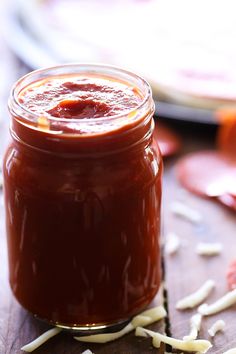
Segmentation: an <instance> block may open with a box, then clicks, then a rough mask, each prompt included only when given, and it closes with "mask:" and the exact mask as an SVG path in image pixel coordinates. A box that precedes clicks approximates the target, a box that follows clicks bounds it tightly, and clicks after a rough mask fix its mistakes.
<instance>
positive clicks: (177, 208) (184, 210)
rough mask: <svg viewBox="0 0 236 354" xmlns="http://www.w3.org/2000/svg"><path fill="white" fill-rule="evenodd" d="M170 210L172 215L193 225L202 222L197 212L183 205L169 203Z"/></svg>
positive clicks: (176, 202)
mask: <svg viewBox="0 0 236 354" xmlns="http://www.w3.org/2000/svg"><path fill="white" fill-rule="evenodd" d="M170 210H171V211H172V213H173V214H175V215H177V216H180V217H182V218H184V219H186V220H188V221H191V222H192V223H194V224H196V223H200V222H201V221H202V216H201V214H200V213H199V212H198V211H197V210H195V209H192V208H191V207H189V206H187V205H186V204H184V203H181V202H178V201H175V202H173V203H171V205H170Z"/></svg>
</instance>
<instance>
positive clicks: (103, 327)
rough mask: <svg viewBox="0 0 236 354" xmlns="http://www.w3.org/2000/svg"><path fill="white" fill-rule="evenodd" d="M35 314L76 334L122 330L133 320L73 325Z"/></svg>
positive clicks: (43, 320) (46, 321) (38, 318)
mask: <svg viewBox="0 0 236 354" xmlns="http://www.w3.org/2000/svg"><path fill="white" fill-rule="evenodd" d="M33 316H34V317H35V318H36V319H37V320H39V321H41V322H44V323H48V324H50V325H51V326H55V327H58V328H61V329H62V330H64V331H68V332H71V333H73V334H76V335H91V334H99V333H107V332H109V333H112V332H117V331H120V330H121V329H122V328H123V327H125V326H126V325H127V324H128V323H129V322H130V320H131V318H128V319H123V320H120V321H118V322H115V323H105V324H94V325H93V324H89V325H77V324H74V325H73V324H71V325H66V324H63V323H59V322H53V321H49V320H47V319H43V318H41V317H39V316H37V315H35V314H33Z"/></svg>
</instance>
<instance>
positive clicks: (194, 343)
mask: <svg viewBox="0 0 236 354" xmlns="http://www.w3.org/2000/svg"><path fill="white" fill-rule="evenodd" d="M135 335H136V336H141V337H148V336H150V337H152V344H153V346H154V347H156V348H160V345H161V342H162V343H165V344H169V345H171V346H172V347H173V348H175V349H179V350H184V351H186V352H200V353H206V352H207V351H208V349H210V348H211V347H212V344H211V343H210V342H209V341H208V340H204V339H198V340H190V341H183V340H180V339H175V338H171V337H168V336H166V335H164V334H161V333H159V332H154V331H150V330H148V329H146V328H142V327H137V328H136V331H135Z"/></svg>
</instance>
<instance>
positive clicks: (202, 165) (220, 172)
mask: <svg viewBox="0 0 236 354" xmlns="http://www.w3.org/2000/svg"><path fill="white" fill-rule="evenodd" d="M176 172H177V177H178V178H179V180H180V182H181V183H182V184H183V186H184V187H185V188H187V189H189V190H190V191H192V192H194V193H196V194H199V195H202V196H208V197H221V196H223V195H231V196H236V183H235V181H236V164H234V163H233V162H232V160H231V159H229V158H228V157H227V156H225V155H224V154H223V153H220V152H217V151H201V152H197V153H193V154H189V155H187V156H186V157H184V158H182V159H181V160H180V161H179V162H178V164H177V165H176ZM235 198H236V197H235ZM226 199H227V198H225V200H224V203H225V204H227V200H226ZM235 203H236V202H235ZM228 204H230V202H228Z"/></svg>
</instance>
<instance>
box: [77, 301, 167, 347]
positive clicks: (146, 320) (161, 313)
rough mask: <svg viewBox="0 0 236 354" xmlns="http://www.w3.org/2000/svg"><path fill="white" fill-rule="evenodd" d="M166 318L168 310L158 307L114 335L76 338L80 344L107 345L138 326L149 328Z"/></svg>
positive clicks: (106, 334) (142, 314)
mask: <svg viewBox="0 0 236 354" xmlns="http://www.w3.org/2000/svg"><path fill="white" fill-rule="evenodd" d="M165 316H166V310H165V309H164V307H163V306H157V307H154V308H152V309H149V310H146V311H144V312H142V313H140V314H139V315H137V316H135V317H134V318H133V319H132V321H131V322H129V323H128V324H127V325H126V326H125V327H124V328H122V329H121V330H120V331H118V332H114V333H99V334H92V335H89V336H81V337H74V339H76V340H78V341H80V342H87V343H107V342H111V341H113V340H116V339H118V338H120V337H122V336H124V335H125V334H127V333H129V332H131V331H133V330H134V329H135V328H136V327H138V326H147V325H149V324H152V323H154V322H157V321H159V320H161V319H162V318H164V317H165Z"/></svg>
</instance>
